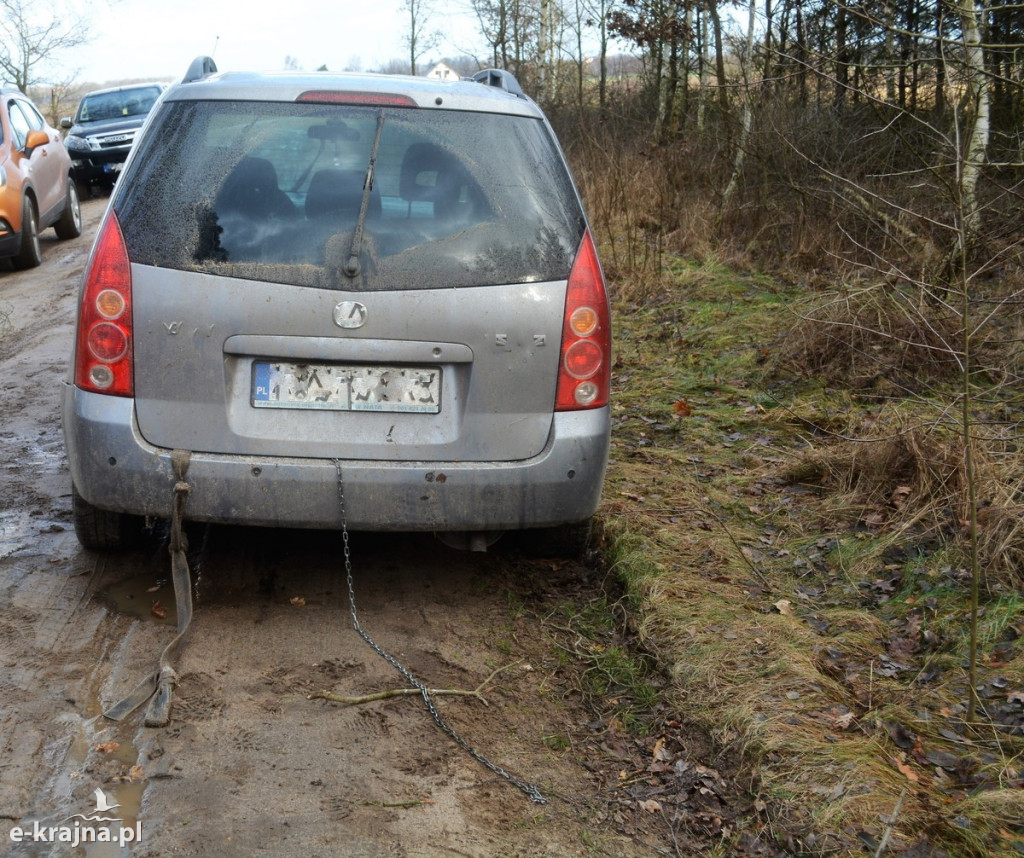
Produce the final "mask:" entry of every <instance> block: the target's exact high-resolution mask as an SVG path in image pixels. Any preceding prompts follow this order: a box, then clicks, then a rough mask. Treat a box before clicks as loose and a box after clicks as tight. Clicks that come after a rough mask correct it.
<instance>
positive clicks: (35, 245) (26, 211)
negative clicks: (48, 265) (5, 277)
mask: <svg viewBox="0 0 1024 858" xmlns="http://www.w3.org/2000/svg"><path fill="white" fill-rule="evenodd" d="M42 261H43V251H42V248H41V247H40V246H39V216H38V215H37V214H36V207H35V204H34V203H33V202H32V200H31V198H30V197H28V196H24V197H22V198H21V250H19V251H18V254H17V256H15V257H14V267H15V268H23V269H24V268H35V267H36V266H37V265H39V264H40V263H41V262H42Z"/></svg>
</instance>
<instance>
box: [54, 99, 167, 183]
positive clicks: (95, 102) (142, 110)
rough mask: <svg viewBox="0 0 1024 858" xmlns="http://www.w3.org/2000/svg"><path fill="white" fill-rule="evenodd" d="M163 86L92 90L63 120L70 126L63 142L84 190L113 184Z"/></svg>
mask: <svg viewBox="0 0 1024 858" xmlns="http://www.w3.org/2000/svg"><path fill="white" fill-rule="evenodd" d="M164 89H165V85H164V84H162V83H144V84H134V85H132V86H119V87H116V88H113V89H99V90H96V91H95V92H89V93H86V94H85V95H84V96H83V97H82V100H81V101H80V102H79V103H78V110H77V111H76V112H75V116H74V119H72V118H71V117H70V116H67V117H65V118H64V119H62V120H61V121H60V126H61V128H65V129H68V135H67V137H66V138H65V140H64V145H65V146H67V149H68V152H69V153H70V155H71V158H72V162H73V163H74V168H75V181H77V182H78V184H79V185H80V186H81V187H82V188H83V189H92V188H98V189H100V190H104V189H108V188H112V187H113V186H114V182H116V181H117V177H118V176H119V175H120V174H121V168H122V167H123V166H124V162H125V159H126V158H127V157H128V153H129V152H130V151H131V148H132V143H134V142H135V135H136V134H137V133H138V131H139V129H140V128H141V127H142V124H143V123H144V122H145V121H146V117H147V116H148V115H149V111H150V110H152V109H153V105H154V104H156V100H157V99H158V98H159V97H160V93H161V92H163V91H164Z"/></svg>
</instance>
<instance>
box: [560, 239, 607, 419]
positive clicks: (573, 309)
mask: <svg viewBox="0 0 1024 858" xmlns="http://www.w3.org/2000/svg"><path fill="white" fill-rule="evenodd" d="M564 318H565V322H564V324H563V327H562V351H561V357H560V360H559V365H558V390H557V393H556V394H555V410H556V411H576V410H579V409H581V408H600V407H602V406H604V405H607V404H608V390H609V387H610V385H611V363H612V324H611V311H610V309H609V307H608V292H607V290H606V288H605V284H604V274H602V273H601V263H600V262H599V261H598V259H597V249H596V248H595V247H594V239H593V237H592V236H591V234H590V230H587V232H586V234H585V235H584V236H583V241H582V242H581V243H580V249H579V252H578V253H577V254H576V261H575V262H574V263H573V266H572V271H571V272H570V273H569V285H568V287H567V288H566V292H565V317H564Z"/></svg>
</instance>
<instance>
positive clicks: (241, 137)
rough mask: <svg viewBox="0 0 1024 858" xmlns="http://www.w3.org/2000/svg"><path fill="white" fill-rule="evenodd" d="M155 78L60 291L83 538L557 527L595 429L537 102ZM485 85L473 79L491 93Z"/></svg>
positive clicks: (272, 81)
mask: <svg viewBox="0 0 1024 858" xmlns="http://www.w3.org/2000/svg"><path fill="white" fill-rule="evenodd" d="M211 65H212V64H207V65H206V66H205V67H204V66H203V65H202V64H201V63H200V64H199V66H198V68H199V70H198V72H196V73H195V74H190V75H186V79H185V80H184V81H183V82H182V83H181V84H179V85H177V86H175V87H173V88H171V89H170V90H169V91H168V92H167V93H166V95H165V97H164V98H163V99H162V100H161V102H160V104H159V105H158V107H157V108H156V110H155V112H154V115H153V117H152V119H151V121H150V123H149V124H148V125H147V129H146V132H145V133H144V134H143V135H142V136H141V138H140V139H139V140H138V141H137V143H136V147H135V149H134V150H133V153H132V156H131V157H130V159H129V161H128V164H127V165H126V171H125V179H126V180H127V179H130V181H125V182H124V183H123V184H119V185H118V187H117V189H115V192H114V195H113V197H112V198H111V203H110V207H109V210H108V212H107V215H106V217H105V219H104V221H103V223H102V225H101V227H100V230H99V235H98V238H97V242H96V246H95V248H94V251H93V255H92V259H91V261H90V265H89V267H88V268H87V271H86V276H85V279H84V282H83V286H82V294H81V299H80V313H79V320H78V334H77V344H76V352H75V355H74V359H73V361H72V370H71V377H70V378H69V380H68V384H67V387H66V396H65V402H64V430H65V438H66V445H67V451H68V458H69V462H70V467H71V475H72V481H73V490H74V491H73V497H74V503H75V521H76V529H77V532H78V535H79V538H80V539H81V540H82V542H83V543H84V544H86V545H89V546H91V547H113V546H115V545H117V544H120V543H121V542H122V541H123V538H124V536H125V534H126V528H129V529H130V528H131V527H132V526H133V522H134V520H135V517H137V516H166V515H167V514H168V513H169V509H170V504H171V496H172V488H173V485H174V482H175V479H174V475H173V473H172V466H171V453H172V451H173V450H182V451H187V452H188V453H189V454H190V465H189V470H188V477H189V481H190V483H191V485H192V490H191V494H190V496H189V500H188V515H189V517H190V518H193V519H197V520H202V521H211V522H225V523H242V524H254V525H273V526H289V527H309V528H338V527H340V526H341V524H342V520H343V518H342V517H343V513H342V510H341V504H340V503H339V488H341V489H343V493H344V507H345V508H344V516H346V517H347V523H348V525H349V526H350V527H352V528H355V529H369V530H430V531H435V532H438V533H441V534H449V537H450V538H452V539H455V538H456V537H455V536H454V535H456V534H458V535H460V536H461V535H467V536H466V537H465V538H466V540H467V545H470V546H473V547H480V546H481V545H485V544H487V542H489V541H490V540H491V539H493V538H494V537H495V536H496V535H498V534H500V533H501V532H504V531H509V530H524V529H526V530H529V529H541V530H543V531H544V532H547V533H564V534H571V535H572V536H573V537H575V536H576V535H578V534H579V532H580V531H581V529H582V528H585V526H586V523H587V522H588V521H589V519H590V517H591V516H592V514H593V512H594V511H595V509H596V506H597V503H598V500H599V496H600V491H601V484H602V480H603V476H604V471H605V465H606V461H607V454H608V443H609V409H608V385H609V365H610V359H611V355H610V349H611V342H610V319H609V311H608V300H607V295H606V292H605V286H604V280H603V276H602V274H601V268H600V264H599V262H598V259H597V255H596V252H595V249H594V242H593V239H592V236H591V234H590V230H589V227H588V226H587V222H586V219H585V216H584V214H583V211H582V208H581V205H580V201H579V197H578V194H577V192H576V189H575V187H574V185H573V182H572V179H571V176H570V174H569V171H568V168H567V167H566V164H565V161H564V158H563V156H562V154H561V150H560V149H559V147H558V144H557V142H556V140H555V137H554V135H553V133H552V131H551V128H550V126H549V125H548V123H547V121H546V120H545V118H544V116H543V114H542V113H541V111H540V110H539V108H538V107H537V106H536V105H535V104H534V103H533V102H532V101H531V100H529V99H528V98H526V97H525V96H523V95H522V94H521V93H519V92H518V86H517V85H516V84H515V81H514V80H512V79H511V78H509V77H508V76H506V75H502V74H498V73H485V74H484V75H482V78H483V81H484V84H483V85H482V84H481V83H480V82H474V81H459V82H452V83H444V82H438V81H429V80H427V79H424V78H406V77H385V76H365V75H364V76H351V75H324V74H315V75H294V74H291V75H289V74H282V75H271V76H266V75H251V74H238V73H235V74H217V73H213V74H208V73H207V74H204V73H203V72H204V71H209V69H210V68H211ZM488 83H490V84H497V85H486V84H488Z"/></svg>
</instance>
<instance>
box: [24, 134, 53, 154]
mask: <svg viewBox="0 0 1024 858" xmlns="http://www.w3.org/2000/svg"><path fill="white" fill-rule="evenodd" d="M49 142H50V135H49V134H47V133H46V132H45V131H39V130H35V131H29V132H28V137H26V138H25V155H27V156H29V157H31V155H32V153H33V152H34V151H35V150H36V149H38V148H39V147H40V146H45V145H46V144H47V143H49Z"/></svg>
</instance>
